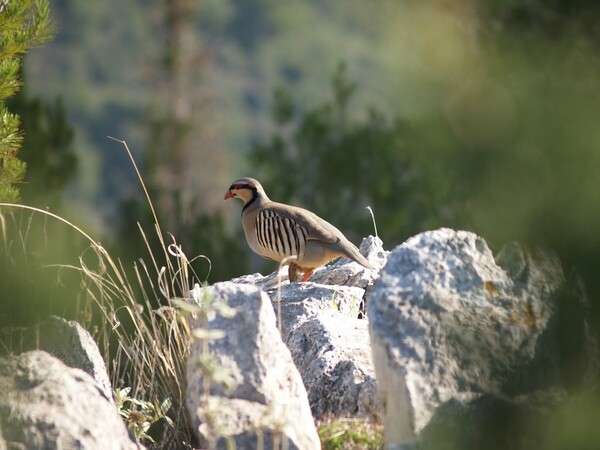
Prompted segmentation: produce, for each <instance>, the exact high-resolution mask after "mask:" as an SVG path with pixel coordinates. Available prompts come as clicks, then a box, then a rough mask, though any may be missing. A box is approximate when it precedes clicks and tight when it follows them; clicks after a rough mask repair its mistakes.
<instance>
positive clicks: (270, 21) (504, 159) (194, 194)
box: [11, 0, 600, 292]
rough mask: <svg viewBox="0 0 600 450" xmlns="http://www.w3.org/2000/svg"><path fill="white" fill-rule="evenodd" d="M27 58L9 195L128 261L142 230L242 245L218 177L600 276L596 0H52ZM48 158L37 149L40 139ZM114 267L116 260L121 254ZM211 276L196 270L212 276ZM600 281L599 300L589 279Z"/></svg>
mask: <svg viewBox="0 0 600 450" xmlns="http://www.w3.org/2000/svg"><path fill="white" fill-rule="evenodd" d="M51 6H52V16H53V18H54V21H55V24H56V35H55V38H54V40H53V41H51V42H50V43H48V44H46V45H45V46H43V47H39V48H36V49H34V50H32V51H31V52H30V53H29V54H28V55H27V57H26V60H25V65H24V67H25V69H24V73H23V79H24V81H25V82H24V87H23V89H22V90H21V92H20V93H19V94H18V96H17V97H16V98H15V99H14V100H12V104H11V108H12V109H13V110H14V111H16V112H18V113H19V114H20V115H21V116H22V117H23V119H22V126H23V129H24V133H25V141H24V144H23V150H22V152H21V157H22V159H24V160H25V161H26V162H27V163H28V164H29V172H28V175H27V178H26V183H25V184H24V185H23V186H22V198H23V202H24V203H26V204H33V205H34V206H38V207H42V208H46V207H48V208H50V209H51V210H53V211H59V212H61V214H63V215H65V216H66V217H67V218H69V219H72V220H73V221H74V222H75V223H78V224H81V225H82V226H83V227H86V229H89V230H93V232H94V233H96V235H97V236H100V237H101V239H102V240H103V242H106V243H107V245H112V246H113V247H114V248H116V249H119V251H120V252H121V253H120V254H122V255H127V257H128V258H131V259H135V258H139V257H141V256H143V254H144V252H145V244H144V243H143V241H142V240H141V239H140V235H139V230H138V228H137V225H136V222H140V223H141V224H142V226H143V227H144V228H145V229H148V228H152V223H151V221H150V214H149V210H148V207H147V205H146V203H145V201H144V200H143V193H142V190H141V188H140V186H139V183H138V181H137V179H136V177H135V171H134V169H133V167H132V165H131V163H130V161H129V159H128V156H127V153H126V152H125V151H124V148H123V146H122V145H120V144H119V143H117V142H115V141H113V140H110V139H108V138H107V136H114V137H116V138H118V139H123V140H125V141H127V143H128V144H129V146H130V148H131V149H132V150H133V153H134V156H135V158H136V160H137V161H138V163H139V164H140V167H141V171H142V176H143V177H144V179H145V181H146V183H147V184H148V185H149V188H150V191H151V195H152V198H153V201H154V202H155V206H156V208H157V211H158V215H159V218H160V221H161V224H162V225H163V229H164V231H165V232H168V233H172V234H173V235H174V236H175V237H176V239H177V240H178V242H180V243H182V244H183V245H184V249H185V251H186V252H187V253H188V254H189V255H196V254H205V255H206V256H208V257H209V258H211V260H212V262H213V268H212V272H211V275H210V276H209V280H210V281H216V280H220V279H225V278H229V277H231V276H235V275H240V274H241V273H244V272H247V271H250V270H256V269H260V270H263V271H264V270H271V269H273V268H274V266H273V265H272V264H268V263H263V262H261V261H259V260H258V259H256V258H254V257H253V256H251V255H250V254H249V251H248V249H247V248H246V245H245V243H244V242H243V237H242V233H241V230H240V227H239V209H240V207H241V205H235V204H231V203H224V202H223V201H222V198H223V193H224V192H225V190H226V188H227V187H228V185H229V183H230V182H231V181H232V180H233V179H235V178H237V177H239V176H242V175H252V176H255V177H257V178H259V179H260V180H261V181H262V182H263V184H264V185H265V187H266V189H267V192H269V194H270V195H271V197H272V198H274V199H277V200H280V201H286V202H294V203H297V204H300V205H303V206H306V207H308V208H311V209H312V210H314V211H315V212H317V213H318V214H321V215H323V216H324V217H326V218H327V219H329V220H330V221H332V222H333V223H334V224H337V225H338V226H340V227H341V228H342V229H343V231H345V232H346V233H348V234H349V235H350V237H351V238H352V239H353V240H354V241H355V242H356V243H359V240H360V237H361V236H364V235H366V234H369V233H373V226H372V222H371V218H370V217H369V215H368V213H367V211H366V210H365V207H366V206H368V205H370V206H371V207H372V208H373V210H374V213H375V218H376V220H377V225H378V231H379V233H380V235H381V237H382V238H383V240H384V242H385V243H386V246H387V247H388V248H392V247H393V246H394V245H396V244H399V243H401V242H402V241H404V240H405V239H406V238H407V237H408V236H410V235H412V234H415V233H418V232H419V231H423V230H425V229H431V228H435V227H439V226H453V227H460V228H466V229H469V230H473V231H475V232H477V233H480V234H481V235H483V236H484V237H485V238H486V239H487V240H488V242H490V244H491V245H492V246H493V247H494V249H496V250H497V249H499V247H500V246H501V245H503V244H504V243H506V242H508V241H511V240H522V241H524V242H527V243H529V244H532V245H537V244H542V245H547V246H549V247H551V248H553V249H555V250H556V251H558V252H559V253H560V255H561V257H562V258H563V261H564V262H565V264H566V266H567V267H568V268H571V267H576V268H577V269H578V270H579V272H580V273H581V274H583V275H584V277H585V278H586V281H587V283H588V288H589V289H591V290H594V291H595V290H596V289H597V288H598V286H596V284H597V281H596V279H597V277H596V276H595V272H596V270H597V268H598V264H597V257H596V256H597V255H598V251H599V250H600V235H599V233H598V232H597V224H598V223H600V221H599V219H600V217H599V216H600V209H599V208H598V207H597V204H598V201H599V200H600V188H599V183H598V182H597V180H596V172H597V170H598V165H599V162H600V152H599V150H598V149H599V146H600V128H599V127H598V123H599V122H598V119H599V111H598V105H599V104H600V84H599V80H600V78H599V75H600V74H599V70H600V62H599V59H598V55H599V52H600V41H599V40H600V31H599V28H598V20H599V18H600V6H599V4H598V3H597V2H595V1H591V0H590V1H585V0H579V1H576V2H573V1H567V0H563V1H560V0H547V1H542V0H540V1H529V2H516V1H511V0H504V1H502V0H488V1H484V2H474V1H469V0H456V1H432V2H416V1H415V2H410V1H409V2H397V1H393V0H378V1H375V2H363V1H358V0H356V1H344V2H322V1H292V2H278V1H273V0H248V1H243V2H235V1H228V0H205V1H202V2H196V1H192V0H171V1H147V0H135V1H130V2H126V3H123V2H118V1H115V0H107V1H106V2H102V3H98V2H96V3H90V2H88V1H84V0H70V1H55V2H53V4H52V5H51ZM41 148H46V150H44V151H42V150H40V149H41ZM126 259H127V258H126ZM204 270H205V268H204ZM595 292H596V291H595Z"/></svg>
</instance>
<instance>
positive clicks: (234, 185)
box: [229, 184, 254, 191]
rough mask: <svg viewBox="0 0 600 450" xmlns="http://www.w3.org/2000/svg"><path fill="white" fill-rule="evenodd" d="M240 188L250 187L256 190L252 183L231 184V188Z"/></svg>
mask: <svg viewBox="0 0 600 450" xmlns="http://www.w3.org/2000/svg"><path fill="white" fill-rule="evenodd" d="M233 189H235V190H240V189H249V190H251V191H252V190H254V186H252V185H251V184H232V185H231V186H229V190H233Z"/></svg>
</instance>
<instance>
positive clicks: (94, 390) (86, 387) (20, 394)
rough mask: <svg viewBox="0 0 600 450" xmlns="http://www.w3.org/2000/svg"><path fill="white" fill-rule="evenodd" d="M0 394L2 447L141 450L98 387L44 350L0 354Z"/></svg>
mask: <svg viewBox="0 0 600 450" xmlns="http://www.w3.org/2000/svg"><path fill="white" fill-rule="evenodd" d="M0 392H1V393H2V395H0V448H9V449H12V448H15V449H16V448H24V449H42V448H43V449H46V448H55V449H73V448H84V449H107V448H110V449H137V448H139V447H138V445H137V444H136V443H135V442H134V441H133V440H132V439H131V438H130V436H129V434H128V432H127V429H126V427H125V424H124V422H123V420H122V419H121V417H120V416H119V413H118V412H117V410H116V408H115V405H114V404H113V403H111V400H110V398H108V397H107V396H106V395H105V393H104V390H103V388H102V386H100V385H99V384H98V383H97V382H96V381H95V380H94V379H93V378H92V377H91V376H90V375H89V374H87V373H86V372H84V371H83V370H80V369H75V368H72V367H68V366H67V365H65V364H63V363H62V362H61V361H59V360H58V359H57V358H55V357H53V356H51V355H50V354H48V353H46V352H44V351H30V352H26V353H22V354H20V355H19V356H4V357H1V358H0Z"/></svg>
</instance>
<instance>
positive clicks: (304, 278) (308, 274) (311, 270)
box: [300, 269, 314, 283]
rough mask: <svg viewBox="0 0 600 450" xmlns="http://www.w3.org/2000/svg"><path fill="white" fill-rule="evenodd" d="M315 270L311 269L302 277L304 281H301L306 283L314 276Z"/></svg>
mask: <svg viewBox="0 0 600 450" xmlns="http://www.w3.org/2000/svg"><path fill="white" fill-rule="evenodd" d="M313 272H314V270H313V269H309V270H308V272H304V276H303V277H302V280H300V281H301V282H302V283H304V282H305V281H308V279H309V278H310V276H311V275H312V274H313Z"/></svg>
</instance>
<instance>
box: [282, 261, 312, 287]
mask: <svg viewBox="0 0 600 450" xmlns="http://www.w3.org/2000/svg"><path fill="white" fill-rule="evenodd" d="M298 272H301V273H304V275H303V276H302V279H301V280H300V282H301V283H304V282H305V281H308V279H309V278H310V277H311V275H312V274H313V272H314V270H313V269H304V268H302V267H300V266H298V264H295V263H290V265H289V268H288V278H289V279H290V283H294V282H295V281H298Z"/></svg>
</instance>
